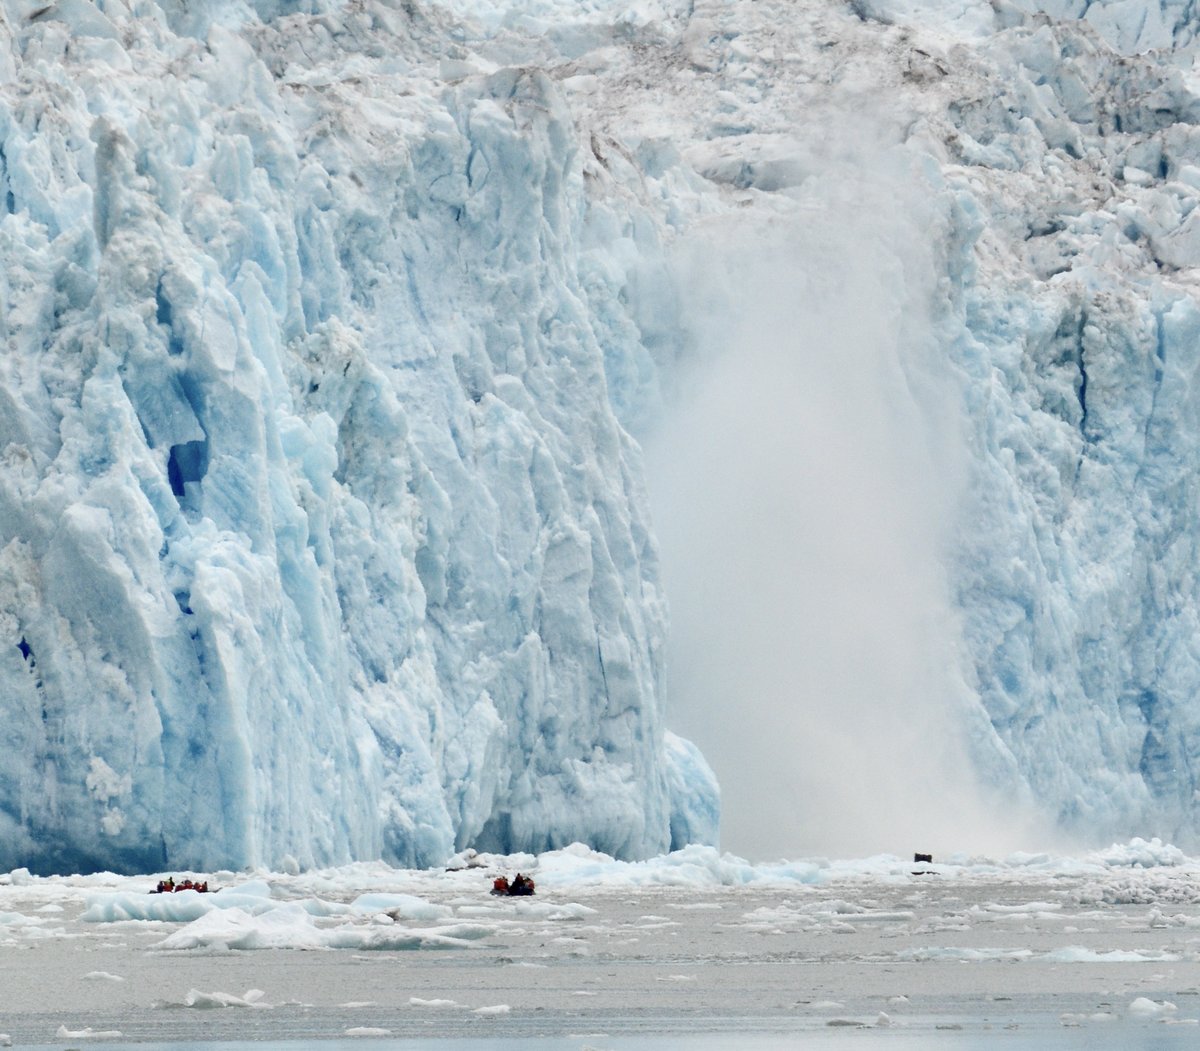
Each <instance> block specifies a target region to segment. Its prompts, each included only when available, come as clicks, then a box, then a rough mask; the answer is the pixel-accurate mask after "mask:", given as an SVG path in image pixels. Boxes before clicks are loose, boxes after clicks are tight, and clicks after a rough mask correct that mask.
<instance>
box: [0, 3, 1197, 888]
mask: <svg viewBox="0 0 1200 1051" xmlns="http://www.w3.org/2000/svg"><path fill="white" fill-rule="evenodd" d="M1189 12H1190V8H1188V7H1187V6H1186V5H1172V4H1169V3H1168V4H1162V5H1155V6H1154V8H1153V10H1151V8H1150V6H1149V5H1146V4H1142V3H1140V2H1139V0H1120V2H1114V3H1102V2H1096V3H1092V4H1081V5H1072V4H1070V3H1065V2H1059V0H1053V2H1050V0H1047V2H1038V0H993V2H987V3H983V2H978V3H976V2H973V0H955V2H953V3H951V2H943V0H849V2H841V0H804V2H801V3H797V2H791V0H789V2H783V0H754V2H752V0H727V2H717V0H694V2H689V0H635V2H632V3H631V2H628V0H625V2H615V0H585V2H577V0H571V2H567V0H504V2H499V0H498V2H494V3H475V2H470V3H468V2H467V0H96V2H94V3H93V2H90V0H48V2H47V0H3V2H2V3H0V340H2V341H3V348H4V349H3V353H2V354H0V869H2V868H4V867H6V866H7V867H13V866H18V865H23V866H28V867H29V868H31V869H33V870H35V871H43V872H45V871H69V870H89V869H99V868H111V869H116V870H123V871H157V870H162V869H164V868H167V867H177V868H183V867H191V868H196V869H211V868H214V867H218V866H221V867H242V866H254V865H271V866H279V865H288V866H293V865H299V866H302V867H307V866H315V865H326V864H335V863H342V862H348V861H352V860H356V859H374V858H381V857H382V858H384V859H386V860H388V861H391V862H394V863H397V864H405V865H438V864H441V863H443V862H444V861H445V859H446V858H447V857H448V856H450V855H451V854H452V853H453V852H455V851H457V850H461V849H464V848H466V847H475V848H477V849H481V850H495V851H514V850H525V851H538V850H542V849H546V848H552V847H558V846H563V845H566V844H568V843H570V842H572V841H575V840H582V841H585V842H587V843H589V844H591V845H592V846H594V847H596V848H598V849H601V850H604V851H607V852H609V853H612V854H614V855H618V856H621V857H626V858H640V857H646V856H649V855H652V854H655V853H659V852H662V851H666V850H668V849H670V848H672V847H677V846H681V845H683V844H685V843H687V842H715V840H716V838H717V819H718V810H719V793H718V790H717V787H716V782H715V779H714V776H713V774H712V772H711V770H710V769H709V766H708V764H707V763H706V761H705V759H704V758H703V757H702V756H701V754H700V751H699V750H698V749H697V748H696V747H694V746H693V745H691V744H690V743H689V742H688V741H686V740H684V739H683V738H680V737H678V736H676V735H675V734H673V733H671V732H670V731H669V730H668V729H667V728H666V726H667V724H668V723H669V722H670V721H671V720H672V718H673V716H672V711H673V710H675V708H676V706H683V705H685V704H686V700H687V699H686V697H680V696H677V695H676V694H675V693H673V692H672V690H671V689H670V688H669V683H670V681H671V677H670V674H669V673H670V661H671V650H670V646H669V641H668V640H669V631H668V610H667V598H668V596H667V595H666V593H665V589H664V586H663V581H662V576H661V573H660V566H659V553H658V547H657V543H658V542H657V540H656V533H655V528H654V524H653V522H652V521H651V517H650V512H649V507H650V502H649V498H648V493H647V483H646V473H645V469H644V464H643V453H642V448H643V442H644V441H646V440H648V437H649V436H651V435H653V433H654V430H655V428H656V426H659V425H660V424H661V422H662V420H663V419H664V418H665V416H666V414H667V413H668V412H669V409H670V406H671V405H672V404H673V403H674V401H675V399H678V398H679V397H681V396H682V395H681V390H682V389H683V388H684V387H686V382H685V381H686V375H687V372H688V369H689V368H691V367H692V366H694V365H696V359H697V356H698V355H702V352H703V353H708V352H711V351H712V350H713V348H712V346H707V348H705V341H706V340H707V341H708V343H709V344H711V343H713V342H720V340H719V339H717V338H716V336H714V332H715V331H716V329H715V328H714V329H711V330H709V331H707V332H702V331H699V330H698V324H699V323H698V320H697V318H698V317H699V315H700V313H701V311H700V310H699V309H698V308H699V306H701V305H703V304H698V303H697V296H698V292H697V287H699V286H698V285H697V284H695V283H694V282H691V280H690V278H689V270H688V268H689V267H694V266H695V260H696V259H697V258H699V259H701V260H704V259H705V258H707V259H709V260H713V261H714V264H715V260H716V259H717V258H718V257H719V256H720V255H721V253H722V251H723V249H724V247H725V246H727V244H728V243H729V239H730V238H731V237H733V238H734V239H735V240H736V241H737V243H738V245H739V246H740V247H739V249H738V251H739V252H742V253H744V254H745V255H744V257H745V258H751V259H752V258H754V257H755V256H756V254H757V255H758V256H759V257H760V258H762V257H764V253H765V251H766V250H765V249H764V250H763V251H762V252H759V251H758V250H757V249H756V248H755V247H754V246H755V244H756V242H755V238H757V237H761V238H762V239H763V244H764V245H765V244H767V243H768V242H771V241H772V239H774V240H775V241H778V240H779V239H780V238H781V237H782V238H784V239H786V238H788V237H791V238H793V239H794V240H795V241H796V243H802V244H805V245H806V246H810V247H811V246H812V245H813V244H816V243H817V242H819V241H820V240H821V239H822V238H825V237H827V236H828V237H829V238H830V240H831V241H832V242H836V241H837V237H836V230H833V231H832V232H831V224H832V223H833V219H831V216H836V215H837V214H839V213H837V211H836V209H833V210H831V205H830V202H832V201H839V202H841V203H840V204H838V206H837V207H840V208H846V209H848V211H847V212H846V213H845V214H847V215H850V214H853V215H854V217H855V221H854V230H855V231H866V233H865V234H864V235H863V236H864V237H868V238H869V237H870V236H871V235H870V231H871V230H872V229H873V228H875V227H882V226H883V225H886V224H884V223H882V221H881V222H875V218H876V217H879V218H880V219H881V220H882V218H883V217H884V216H885V215H886V214H888V213H890V212H894V211H896V210H898V209H901V210H902V209H908V208H910V206H912V202H914V201H917V202H920V203H919V217H917V218H911V217H910V220H909V222H910V226H911V230H912V231H913V232H912V234H911V238H910V239H911V240H916V241H920V242H921V243H920V246H919V247H920V251H919V252H916V251H914V252H908V251H906V250H905V249H904V248H903V246H902V245H901V246H900V247H896V248H895V249H894V251H892V250H891V249H889V251H892V254H891V255H888V256H887V259H886V260H885V262H886V265H887V267H891V270H887V269H886V268H883V269H881V270H880V274H883V275H884V276H885V277H886V276H887V275H888V274H890V275H892V278H894V279H889V280H885V281H882V282H881V283H880V287H881V288H882V289H884V292H882V293H881V296H884V295H886V296H888V297H889V298H888V301H887V311H884V310H882V309H881V310H880V311H879V313H878V317H877V318H876V321H878V322H879V323H880V324H883V321H881V320H880V319H884V320H886V319H887V318H891V317H892V316H893V315H894V317H895V318H896V319H897V320H896V321H895V323H894V324H891V323H890V322H889V324H888V327H887V338H886V339H881V340H880V341H879V342H880V344H881V346H882V347H883V349H882V350H881V351H880V353H881V354H884V355H885V357H886V361H885V363H884V364H885V366H886V367H885V368H882V369H881V372H880V379H879V382H880V383H885V382H886V384H887V386H886V387H885V388H881V389H882V390H884V393H886V394H887V395H888V396H887V397H886V398H885V399H883V400H884V402H885V403H886V404H890V405H891V406H892V407H893V408H894V410H895V411H896V413H897V414H898V417H904V418H912V419H914V420H917V419H924V420H926V421H933V423H934V424H936V426H932V425H931V429H929V430H928V431H926V430H921V429H920V428H917V430H916V431H914V433H917V432H918V431H919V433H922V434H924V433H930V434H947V435H953V436H954V437H953V442H954V443H956V448H958V447H959V446H961V453H962V456H961V470H959V471H958V473H957V474H956V475H955V478H954V480H953V485H951V484H950V483H949V482H947V485H946V487H945V494H944V499H945V500H946V502H947V507H948V508H949V509H948V510H946V512H945V514H944V515H942V516H941V517H942V519H943V521H942V527H943V529H942V530H941V531H942V532H944V542H943V541H942V540H939V544H940V545H941V546H940V547H939V551H938V557H939V560H940V562H939V565H940V567H941V569H940V570H939V572H941V573H944V595H943V599H944V604H945V608H946V611H947V616H946V617H945V619H944V621H943V622H942V623H943V626H944V628H945V631H946V636H945V639H944V646H941V647H939V651H938V652H939V660H940V663H941V665H942V668H941V669H940V671H941V672H944V673H945V675H946V676H947V677H948V678H949V679H952V680H953V681H954V683H956V684H957V685H956V690H957V692H956V693H955V694H954V701H953V720H954V723H955V733H956V734H960V735H961V739H962V740H963V741H964V742H965V744H964V746H963V747H964V751H965V752H966V753H968V754H967V756H966V760H967V762H968V763H969V766H970V769H971V770H972V772H973V773H972V776H973V778H975V779H976V780H978V782H979V784H980V786H982V789H983V790H985V791H994V792H999V793H1001V794H1002V795H1003V797H1004V798H1006V799H1014V798H1015V799H1021V800H1024V801H1025V802H1026V803H1028V804H1029V805H1030V806H1031V807H1032V808H1035V809H1037V810H1039V811H1040V812H1041V813H1042V814H1043V815H1044V816H1046V817H1048V818H1049V819H1051V820H1052V821H1053V822H1055V823H1056V824H1057V825H1058V826H1059V827H1062V828H1065V829H1067V830H1069V831H1071V832H1073V833H1075V834H1077V835H1081V836H1084V837H1087V838H1092V839H1098V838H1102V837H1109V836H1120V835H1134V834H1136V835H1146V836H1149V835H1161V836H1164V837H1170V838H1172V839H1175V840H1176V841H1177V842H1180V843H1181V844H1183V845H1187V844H1193V845H1194V844H1195V842H1196V840H1197V838H1198V832H1200V826H1198V824H1197V820H1196V816H1195V815H1196V807H1195V804H1196V800H1197V798H1198V797H1197V792H1198V791H1200V707H1198V706H1197V696H1198V694H1200V642H1198V639H1200V575H1198V574H1197V569H1196V565H1197V553H1198V550H1200V525H1197V523H1198V522H1200V515H1198V514H1197V511H1198V509H1200V485H1198V483H1197V466H1198V457H1200V423H1198V422H1197V421H1198V420H1200V414H1198V409H1200V405H1198V404H1197V394H1196V392H1197V390H1198V389H1200V385H1198V384H1197V369H1198V368H1200V308H1198V299H1197V290H1198V287H1200V285H1198V282H1197V274H1198V273H1200V271H1198V269H1197V268H1200V208H1198V207H1197V206H1198V205H1200V131H1198V130H1197V129H1198V128H1200V94H1198V92H1200V81H1197V80H1196V78H1195V76H1194V74H1193V73H1192V71H1191V69H1192V61H1193V52H1194V48H1195V44H1194V41H1193V39H1192V29H1191V19H1190V14H1189ZM865 140H870V143H869V148H868V147H864V146H863V145H862V143H863V142H864V141H865ZM893 170H895V171H896V172H902V173H904V174H903V175H902V176H898V177H897V178H900V179H901V181H902V182H903V184H904V185H903V187H900V186H899V184H897V188H896V192H895V193H889V189H888V183H887V178H889V177H890V176H888V175H887V173H888V172H891V171H893ZM868 180H873V181H872V182H871V187H872V190H871V192H870V193H865V192H861V191H862V190H863V188H864V187H866V186H867V184H868ZM913 207H915V206H913ZM913 214H914V216H915V215H916V212H914V213H913ZM731 231H736V233H735V234H731ZM855 236H858V235H857V234H856V235H855ZM900 240H901V241H902V240H903V238H901V239H900ZM748 244H749V246H750V247H749V248H747V245H748ZM684 246H686V250H685V248H684ZM819 247H820V245H817V248H819ZM806 251H807V249H806ZM685 258H686V259H687V260H688V262H686V264H685V262H683V261H682V260H684V259H685ZM799 258H807V259H820V258H822V257H821V255H820V252H819V251H817V250H816V249H815V248H814V249H813V250H812V251H808V254H807V255H806V254H804V253H801V254H800V256H799ZM918 260H919V266H920V268H921V273H920V274H919V275H915V274H913V273H911V272H910V271H911V270H912V269H913V268H914V267H916V266H917V265H918V263H917V262H916V261H918ZM817 269H819V266H818V265H814V266H813V267H810V270H811V271H813V272H810V273H807V274H805V273H799V274H797V279H796V280H795V281H791V282H790V283H788V284H787V289H788V290H787V291H786V292H785V293H782V294H783V295H786V296H792V297H794V298H795V299H796V301H798V302H799V301H801V300H802V299H803V297H804V296H813V295H816V294H819V289H820V288H821V282H822V281H824V282H826V287H832V286H831V285H830V284H829V283H830V282H834V283H836V281H837V280H838V275H837V271H836V268H835V269H833V270H830V271H828V272H822V273H816V272H815V271H816V270H817ZM712 270H713V271H714V272H715V271H717V270H719V267H717V266H715V265H714V266H713V267H712ZM709 276H710V277H711V276H712V275H711V274H710V275H709ZM897 289H901V290H903V294H901V292H899V291H896V290H897ZM814 290H817V291H814ZM889 290H890V291H889ZM717 298H719V295H718V297H717ZM828 298H829V302H830V303H837V302H839V299H838V297H837V296H836V295H832V296H830V297H828ZM710 305H711V304H710ZM729 309H730V310H735V309H736V301H731V305H730V306H729ZM888 311H890V312H891V313H888ZM734 330H736V326H734V327H732V328H731V329H730V331H734ZM721 331H724V330H723V329H722V330H721ZM807 335H808V334H806V333H800V336H807ZM812 338H816V337H812ZM727 342H728V345H726V346H723V347H720V348H718V349H719V352H720V353H722V354H727V355H732V357H729V358H727V359H726V366H727V367H728V363H729V362H730V361H732V362H734V363H735V365H736V361H737V358H736V354H737V353H738V347H737V346H736V341H727ZM881 360H882V359H881ZM934 375H935V376H936V379H931V378H930V377H931V376H934ZM805 455H809V456H812V457H814V458H817V457H820V456H821V455H823V450H821V449H820V448H812V449H811V450H808V451H806V453H805ZM898 470H899V471H901V473H902V471H903V468H898ZM713 481H714V484H720V481H721V479H720V478H714V480H713ZM903 483H904V478H903V477H901V478H899V479H897V484H898V485H900V486H901V487H902V486H903ZM780 484H781V485H782V486H786V485H788V484H789V482H788V479H787V478H786V477H783V478H781V482H780ZM922 484H926V483H922ZM951 497H952V499H951ZM951 504H952V508H951V507H950V505H951ZM703 511H704V509H703V508H702V507H698V508H697V513H698V514H701V513H703ZM939 579H940V578H939ZM784 583H785V584H787V582H784ZM788 586H794V587H795V588H797V589H801V588H803V587H804V586H805V582H804V581H803V580H797V581H795V582H794V585H788ZM868 656H869V655H868ZM801 672H802V669H801ZM885 693H886V691H883V692H881V695H880V696H878V697H875V696H872V697H869V698H865V699H863V704H864V705H865V706H866V708H867V709H868V710H870V706H872V705H874V706H876V710H878V711H885V710H887V709H888V706H889V705H891V706H894V705H895V704H896V699H895V698H894V697H891V696H887V695H884V694H885ZM738 702H739V698H738V697H737V696H731V697H730V699H729V704H728V711H729V713H730V717H731V718H737V713H738V712H739V710H740V707H739V703H738ZM794 703H795V705H796V706H797V718H798V719H799V726H800V729H799V730H798V731H797V732H798V733H803V732H804V730H803V720H804V717H805V714H806V712H807V711H808V709H807V708H806V706H805V700H804V696H803V691H800V692H799V693H797V695H796V697H795V700H794ZM893 714H894V713H893ZM772 729H773V728H772V727H770V726H766V727H763V730H762V732H763V733H771V732H772ZM717 733H719V730H718V731H717ZM955 740H958V737H955ZM701 743H702V744H704V742H701ZM705 747H707V745H705ZM796 819H797V820H801V821H802V820H804V813H803V801H802V802H801V806H800V810H799V812H798V813H797V814H796Z"/></svg>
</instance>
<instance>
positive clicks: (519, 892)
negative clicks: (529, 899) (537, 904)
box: [492, 872, 533, 897]
mask: <svg viewBox="0 0 1200 1051" xmlns="http://www.w3.org/2000/svg"><path fill="white" fill-rule="evenodd" d="M492 893H493V894H507V895H509V896H510V897H523V896H524V895H527V894H532V893H533V880H531V879H530V878H529V877H528V876H522V875H521V873H519V872H518V873H517V874H516V876H514V877H513V879H512V882H511V883H510V882H509V880H508V877H507V876H497V877H496V878H495V879H494V880H492Z"/></svg>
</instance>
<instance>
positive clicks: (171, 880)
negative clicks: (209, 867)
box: [150, 876, 208, 894]
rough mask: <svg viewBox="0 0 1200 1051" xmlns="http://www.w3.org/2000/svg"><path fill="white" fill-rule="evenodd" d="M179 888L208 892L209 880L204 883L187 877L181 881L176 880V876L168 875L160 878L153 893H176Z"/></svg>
mask: <svg viewBox="0 0 1200 1051" xmlns="http://www.w3.org/2000/svg"><path fill="white" fill-rule="evenodd" d="M177 890H194V891H196V892H197V893H199V894H207V893H208V880H205V881H204V882H203V883H196V882H195V881H194V880H190V879H185V880H181V881H180V882H178V883H176V882H175V877H174V876H168V877H167V878H166V879H160V880H159V881H158V886H157V887H155V888H154V890H152V891H151V892H150V893H151V894H174V893H175V891H177Z"/></svg>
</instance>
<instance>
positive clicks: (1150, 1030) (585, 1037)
mask: <svg viewBox="0 0 1200 1051" xmlns="http://www.w3.org/2000/svg"><path fill="white" fill-rule="evenodd" d="M64 1043H65V1045H66V1046H72V1045H71V1042H70V1041H66V1042H64ZM79 1043H80V1042H78V1041H77V1042H75V1044H74V1045H73V1046H74V1047H78V1046H79ZM1198 1045H1200V1031H1198V1030H1197V1027H1196V1026H1186V1025H1162V1024H1158V1025H1141V1026H1132V1025H1124V1024H1114V1025H1111V1026H1099V1027H1090V1028H1087V1029H1070V1028H1062V1027H1058V1026H1055V1025H1053V1024H1052V1023H1048V1024H1047V1025H1045V1026H1029V1027H1022V1028H1020V1029H994V1030H985V1031H980V1030H974V1031H968V1030H944V1029H938V1030H935V1029H929V1028H921V1029H919V1030H914V1031H907V1032H905V1031H900V1030H896V1029H832V1030H817V1031H808V1032H803V1033H790V1034H762V1033H755V1034H732V1033H710V1034H688V1035H685V1036H644V1035H639V1036H614V1037H608V1036H604V1035H603V1034H600V1033H596V1034H577V1035H571V1036H561V1037H533V1038H530V1039H520V1038H511V1037H496V1038H487V1037H472V1038H467V1039H464V1038H446V1039H426V1038H422V1039H413V1040H395V1039H390V1038H363V1037H356V1038H353V1039H341V1040H312V1041H304V1040H288V1041H235V1042H220V1043H142V1044H119V1043H109V1042H100V1043H96V1044H95V1045H94V1046H96V1047H98V1048H103V1049H104V1051H308V1049H313V1051H809V1049H812V1051H918V1049H920V1051H976V1049H978V1051H1084V1049H1087V1051H1182V1049H1184V1048H1188V1049H1194V1048H1196V1047H1197V1046H1198ZM52 1046H56V1045H52ZM12 1051H45V1049H44V1046H43V1047H40V1048H34V1047H29V1048H20V1047H15V1048H13V1049H12Z"/></svg>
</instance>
